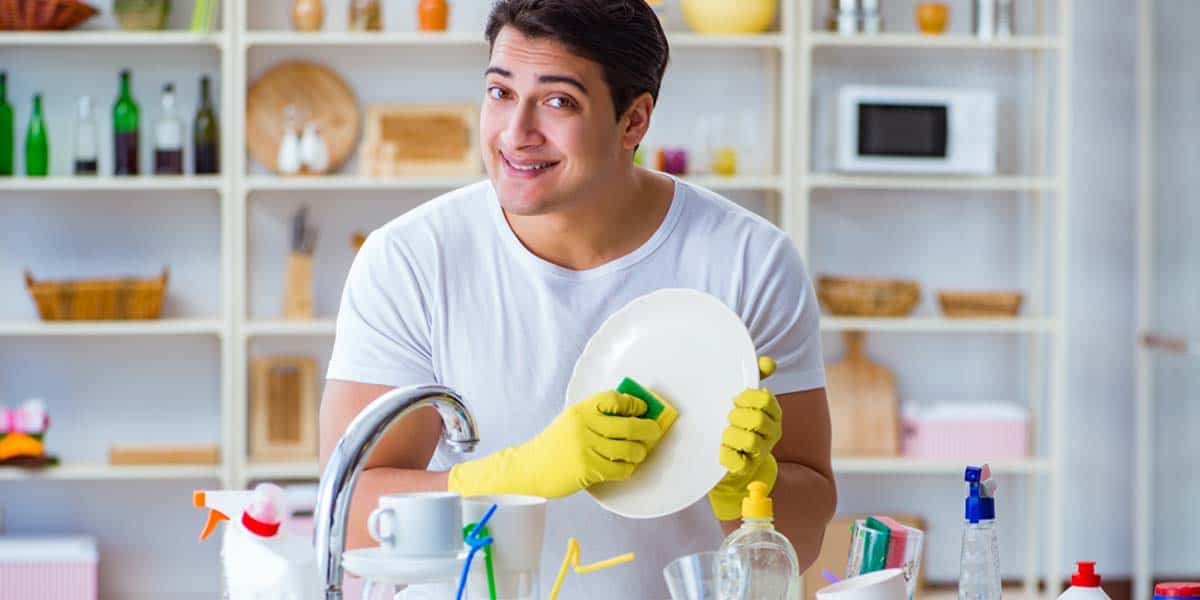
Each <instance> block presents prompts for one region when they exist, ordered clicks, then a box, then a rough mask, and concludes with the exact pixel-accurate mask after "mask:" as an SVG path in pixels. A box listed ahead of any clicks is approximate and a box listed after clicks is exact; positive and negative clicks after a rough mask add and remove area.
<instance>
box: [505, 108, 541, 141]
mask: <svg viewBox="0 0 1200 600" xmlns="http://www.w3.org/2000/svg"><path fill="white" fill-rule="evenodd" d="M500 139H501V141H502V142H503V143H504V147H505V148H508V149H510V150H520V149H523V148H530V147H534V146H539V145H541V144H542V143H544V142H545V137H543V136H542V134H541V131H540V130H539V129H538V122H537V111H536V110H535V107H534V106H532V105H531V104H530V103H525V102H522V103H520V104H519V105H518V106H517V108H516V109H515V110H513V111H512V112H511V113H509V115H508V123H506V124H505V127H504V131H503V133H502V134H501V136H500Z"/></svg>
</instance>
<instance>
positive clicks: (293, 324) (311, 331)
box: [242, 319, 337, 337]
mask: <svg viewBox="0 0 1200 600" xmlns="http://www.w3.org/2000/svg"><path fill="white" fill-rule="evenodd" d="M336 325H337V322H336V321H335V320H334V319H313V320H310V321H282V320H281V321H247V322H246V325H245V327H244V328H243V330H242V332H243V334H244V335H245V336H246V337H289V336H331V335H333V334H334V331H335V329H336Z"/></svg>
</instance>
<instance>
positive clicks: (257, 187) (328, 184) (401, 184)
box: [246, 175, 784, 192]
mask: <svg viewBox="0 0 1200 600" xmlns="http://www.w3.org/2000/svg"><path fill="white" fill-rule="evenodd" d="M485 178H486V176H484V175H479V176H473V177H366V176H361V175H326V176H322V177H277V176H273V175H253V176H250V177H248V178H247V179H246V189H247V191H250V192H271V191H289V192H291V191H352V190H360V191H373V190H379V191H389V190H430V191H438V190H451V189H454V188H458V187H462V186H466V185H471V184H473V183H477V182H479V181H482V180H484V179H485ZM684 180H686V181H690V182H692V183H695V184H697V185H700V186H702V187H706V188H709V189H711V190H716V191H781V190H783V187H784V185H783V179H782V178H780V177H777V176H773V175H737V176H733V177H721V176H716V175H699V176H695V177H685V178H684Z"/></svg>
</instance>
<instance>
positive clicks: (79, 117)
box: [74, 96, 100, 175]
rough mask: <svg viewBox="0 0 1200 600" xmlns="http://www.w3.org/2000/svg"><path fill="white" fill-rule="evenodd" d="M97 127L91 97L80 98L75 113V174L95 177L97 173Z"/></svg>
mask: <svg viewBox="0 0 1200 600" xmlns="http://www.w3.org/2000/svg"><path fill="white" fill-rule="evenodd" d="M99 131H100V129H99V127H97V125H96V112H95V111H94V110H92V97H91V96H80V97H79V105H78V107H77V109H76V112H75V169H74V170H75V174H76V175H96V174H97V172H98V171H99V162H100V160H99V148H100V137H99V135H100V134H99Z"/></svg>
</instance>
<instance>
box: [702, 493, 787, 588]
mask: <svg viewBox="0 0 1200 600" xmlns="http://www.w3.org/2000/svg"><path fill="white" fill-rule="evenodd" d="M747 488H748V489H749V490H750V496H749V497H747V498H745V499H743V500H742V526H741V527H739V528H738V529H737V531H734V532H733V533H731V534H729V537H727V538H725V541H724V542H722V544H721V550H720V556H721V566H720V569H721V588H722V590H721V597H722V598H753V599H754V600H798V599H799V598H800V561H799V559H797V558H796V549H795V548H793V547H792V543H791V542H789V541H788V539H787V538H786V537H784V536H783V534H782V533H779V532H778V531H776V530H775V526H774V525H772V524H771V520H772V519H773V518H774V510H773V508H772V506H771V499H770V498H769V497H768V496H767V484H765V483H763V482H761V481H755V482H752V483H751V484H750V485H749V486H747Z"/></svg>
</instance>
